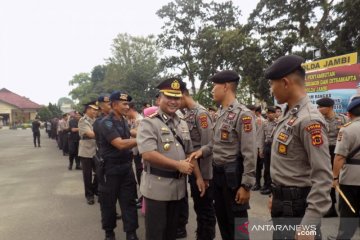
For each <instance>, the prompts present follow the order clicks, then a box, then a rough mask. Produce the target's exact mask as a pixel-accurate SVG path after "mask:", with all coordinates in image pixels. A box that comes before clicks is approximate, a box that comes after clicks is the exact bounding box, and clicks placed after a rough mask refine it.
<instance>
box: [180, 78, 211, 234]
mask: <svg viewBox="0 0 360 240" xmlns="http://www.w3.org/2000/svg"><path fill="white" fill-rule="evenodd" d="M181 90H182V94H183V97H182V101H181V107H180V108H181V109H186V114H185V117H184V120H185V121H186V123H187V124H188V127H189V131H190V137H191V141H192V144H193V148H194V150H195V151H196V150H198V149H200V148H201V146H204V145H207V144H208V143H209V142H210V141H211V139H212V137H213V131H212V127H213V121H212V117H211V115H210V114H209V112H208V111H207V110H206V108H204V107H203V106H201V105H200V104H198V103H196V102H195V101H194V99H193V98H192V97H191V96H190V94H189V91H188V89H187V88H186V84H185V83H184V84H183V85H182V86H181ZM197 161H198V165H199V167H200V172H201V175H202V177H203V179H204V182H205V187H206V188H207V190H206V192H205V195H204V196H203V197H200V195H201V192H199V190H198V187H197V185H196V179H195V176H194V175H190V176H189V182H190V187H191V188H190V189H191V196H192V198H193V200H194V210H195V213H196V216H197V217H196V220H197V229H196V236H197V238H196V239H199V240H211V239H214V238H215V225H216V219H215V209H214V205H213V201H214V196H213V189H212V185H213V184H212V177H213V168H212V155H210V156H209V157H207V158H200V159H198V160H197Z"/></svg>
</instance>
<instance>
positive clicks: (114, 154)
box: [99, 91, 139, 240]
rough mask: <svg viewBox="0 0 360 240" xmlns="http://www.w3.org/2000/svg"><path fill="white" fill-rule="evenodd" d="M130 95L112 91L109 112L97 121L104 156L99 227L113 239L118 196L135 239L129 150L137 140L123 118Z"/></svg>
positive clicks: (129, 233) (129, 232) (108, 239)
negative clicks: (100, 224)
mask: <svg viewBox="0 0 360 240" xmlns="http://www.w3.org/2000/svg"><path fill="white" fill-rule="evenodd" d="M131 100H132V98H131V96H129V95H128V94H126V93H124V92H120V91H114V92H113V93H112V94H111V95H110V101H111V108H112V111H111V113H110V114H109V115H108V116H106V117H104V118H103V120H102V121H101V123H100V155H101V157H102V158H103V159H104V166H105V180H104V182H103V183H102V184H103V185H104V186H103V190H102V191H100V196H99V197H100V202H101V205H100V207H101V217H102V228H103V229H104V230H105V239H106V240H113V239H115V233H114V229H115V227H116V201H117V200H118V199H119V201H120V208H121V212H122V218H123V223H124V224H123V227H124V232H126V239H127V240H137V239H138V237H137V235H136V229H137V228H138V227H139V225H138V215H137V209H136V202H135V199H136V181H135V176H134V172H133V170H132V159H131V149H132V148H133V147H135V146H136V140H135V139H133V138H132V139H130V130H129V127H128V123H127V120H126V114H127V111H128V110H129V102H130V101H131Z"/></svg>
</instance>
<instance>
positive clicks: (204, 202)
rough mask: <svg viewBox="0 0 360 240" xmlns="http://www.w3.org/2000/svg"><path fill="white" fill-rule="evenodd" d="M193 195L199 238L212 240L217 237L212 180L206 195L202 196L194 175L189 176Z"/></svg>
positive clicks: (199, 239)
mask: <svg viewBox="0 0 360 240" xmlns="http://www.w3.org/2000/svg"><path fill="white" fill-rule="evenodd" d="M189 182H190V189H191V196H192V198H193V200H194V210H195V213H196V221H197V229H196V235H197V239H198V240H212V239H214V238H215V225H216V218H215V208H214V204H213V201H214V190H213V183H212V181H210V182H209V185H210V186H209V187H208V188H207V189H206V192H205V195H204V196H203V197H200V192H199V189H198V187H197V185H196V178H195V176H194V175H191V176H189Z"/></svg>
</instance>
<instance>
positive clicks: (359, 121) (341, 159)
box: [329, 98, 360, 239]
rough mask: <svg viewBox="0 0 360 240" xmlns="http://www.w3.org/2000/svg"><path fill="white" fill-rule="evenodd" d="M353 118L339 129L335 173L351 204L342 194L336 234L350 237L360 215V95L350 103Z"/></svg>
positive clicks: (336, 181) (334, 183)
mask: <svg viewBox="0 0 360 240" xmlns="http://www.w3.org/2000/svg"><path fill="white" fill-rule="evenodd" d="M347 111H348V113H349V117H350V122H349V123H347V124H345V125H344V126H343V127H342V128H341V129H340V132H339V135H338V138H337V143H336V148H335V154H336V155H335V160H334V169H333V177H334V182H333V185H334V187H336V186H338V185H339V184H340V189H341V190H342V192H343V193H344V195H345V196H346V198H347V199H348V201H349V202H350V204H351V205H352V207H353V208H354V210H355V213H354V212H352V211H351V209H350V207H349V206H348V205H347V204H346V202H345V201H344V199H343V198H342V197H340V198H339V210H340V225H339V230H338V235H337V237H336V238H334V237H329V239H351V238H352V237H353V236H354V233H355V231H356V229H357V227H358V226H359V216H360V201H359V199H360V176H359V172H360V98H358V99H356V98H355V99H353V100H352V101H351V102H350V104H349V106H348V107H347Z"/></svg>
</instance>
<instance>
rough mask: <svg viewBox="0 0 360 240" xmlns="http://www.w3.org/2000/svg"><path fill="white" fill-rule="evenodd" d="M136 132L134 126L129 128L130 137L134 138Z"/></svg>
mask: <svg viewBox="0 0 360 240" xmlns="http://www.w3.org/2000/svg"><path fill="white" fill-rule="evenodd" d="M136 134H137V130H136V129H135V128H134V129H131V130H130V136H131V137H133V138H136Z"/></svg>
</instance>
